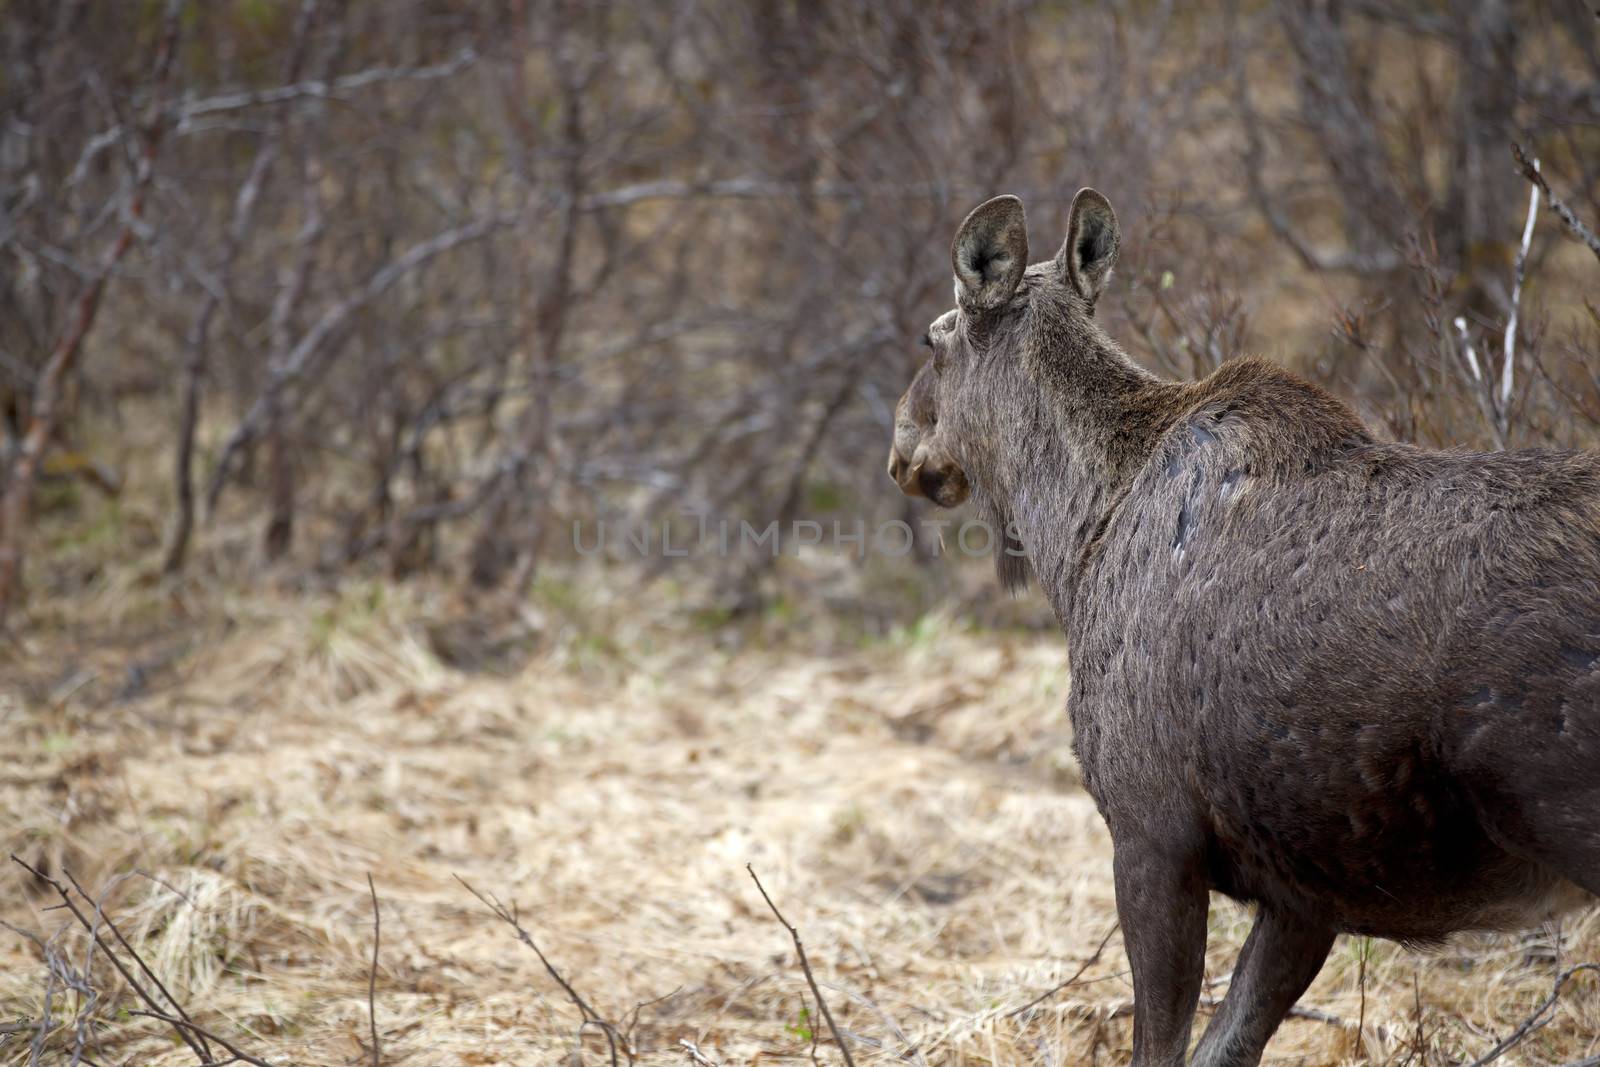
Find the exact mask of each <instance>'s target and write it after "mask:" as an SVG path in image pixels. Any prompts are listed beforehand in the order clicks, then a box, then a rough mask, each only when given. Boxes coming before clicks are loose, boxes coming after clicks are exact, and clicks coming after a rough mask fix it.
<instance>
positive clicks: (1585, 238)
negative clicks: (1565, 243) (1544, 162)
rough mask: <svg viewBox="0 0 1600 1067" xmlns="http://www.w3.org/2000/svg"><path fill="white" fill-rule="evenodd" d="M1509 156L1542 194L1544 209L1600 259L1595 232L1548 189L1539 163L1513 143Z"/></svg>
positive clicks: (1598, 238) (1597, 238)
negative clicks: (1550, 212) (1529, 157)
mask: <svg viewBox="0 0 1600 1067" xmlns="http://www.w3.org/2000/svg"><path fill="white" fill-rule="evenodd" d="M1511 155H1512V156H1513V157H1514V158H1515V159H1516V161H1517V169H1518V170H1519V171H1520V172H1521V173H1522V176H1523V177H1524V178H1526V179H1527V180H1528V181H1530V182H1532V183H1533V185H1534V186H1535V187H1536V188H1537V189H1538V190H1539V191H1540V192H1541V193H1543V194H1544V205H1545V207H1546V208H1547V209H1549V210H1550V211H1552V212H1554V213H1555V215H1556V217H1557V218H1559V219H1560V220H1561V221H1562V222H1564V223H1566V224H1567V229H1569V230H1571V231H1572V233H1573V235H1574V236H1576V237H1577V238H1578V240H1580V241H1582V242H1583V243H1584V244H1586V245H1588V246H1589V251H1591V252H1593V253H1594V257H1595V259H1600V236H1596V235H1595V232H1594V231H1593V230H1591V229H1589V227H1588V226H1585V225H1584V223H1583V220H1582V219H1580V218H1578V216H1577V215H1576V214H1575V213H1574V212H1573V210H1572V209H1571V208H1570V207H1568V206H1567V205H1566V203H1565V202H1563V201H1562V199H1561V198H1560V197H1558V196H1556V194H1555V191H1554V190H1552V189H1551V188H1550V183H1549V182H1547V181H1546V180H1545V178H1544V175H1543V174H1541V173H1539V161H1538V160H1537V159H1535V160H1529V159H1528V157H1527V156H1526V155H1524V154H1523V152H1522V146H1521V145H1519V144H1517V143H1516V142H1515V141H1513V142H1512V143H1511Z"/></svg>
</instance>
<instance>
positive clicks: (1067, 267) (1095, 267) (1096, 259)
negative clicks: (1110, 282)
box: [1056, 188, 1122, 304]
mask: <svg viewBox="0 0 1600 1067" xmlns="http://www.w3.org/2000/svg"><path fill="white" fill-rule="evenodd" d="M1121 243H1122V232H1121V231H1120V230H1119V229H1118V228H1117V213H1116V212H1115V211H1112V210H1111V201H1109V200H1107V199H1106V198H1105V197H1103V196H1101V195H1100V194H1099V193H1097V192H1095V191H1094V190H1093V189H1087V188H1085V189H1079V190H1078V195H1077V196H1075V197H1073V198H1072V212H1071V214H1070V216H1069V217H1068V220H1067V240H1066V243H1064V244H1063V245H1062V246H1061V251H1059V252H1057V253H1056V270H1057V272H1058V273H1060V274H1061V276H1062V277H1064V278H1066V279H1067V280H1068V281H1070V282H1071V283H1072V287H1073V288H1074V289H1076V290H1078V294H1079V295H1080V296H1082V297H1083V298H1084V299H1085V300H1087V301H1089V303H1090V304H1093V303H1094V301H1095V298H1096V297H1098V296H1099V295H1100V290H1101V289H1103V288H1105V284H1106V279H1107V278H1109V277H1110V276H1111V266H1112V264H1114V263H1116V261H1117V248H1118V246H1120V245H1121Z"/></svg>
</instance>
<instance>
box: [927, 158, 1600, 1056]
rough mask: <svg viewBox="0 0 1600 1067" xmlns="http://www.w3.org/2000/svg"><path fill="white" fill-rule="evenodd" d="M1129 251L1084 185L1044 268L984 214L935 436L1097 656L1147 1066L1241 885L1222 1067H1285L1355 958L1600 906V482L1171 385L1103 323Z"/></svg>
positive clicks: (1100, 747)
mask: <svg viewBox="0 0 1600 1067" xmlns="http://www.w3.org/2000/svg"><path fill="white" fill-rule="evenodd" d="M1117 239H1118V237H1117V229H1116V220H1115V216H1114V214H1112V212H1111V208H1110V205H1109V204H1108V203H1106V202H1105V200H1104V198H1103V197H1100V196H1099V194H1097V193H1094V192H1093V191H1092V190H1085V191H1084V192H1083V193H1080V194H1079V197H1078V199H1077V200H1076V201H1075V202H1074V204H1073V209H1072V220H1071V223H1070V225H1069V233H1068V237H1067V241H1066V243H1065V244H1064V245H1063V246H1062V250H1061V252H1060V253H1059V254H1058V255H1057V257H1056V258H1055V259H1054V260H1052V261H1049V262H1046V263H1039V264H1035V265H1033V266H1031V267H1027V268H1026V269H1025V270H1024V268H1023V264H1025V263H1026V262H1027V246H1026V231H1025V228H1024V224H1023V221H1022V208H1021V204H1020V203H1019V202H1018V201H1016V200H1015V199H1014V198H1010V197H1003V198H998V199H997V200H994V201H990V202H989V203H988V204H985V205H983V206H982V207H980V208H979V209H977V210H976V211H974V212H973V214H972V215H971V216H969V217H968V219H967V221H966V222H965V223H964V224H963V226H962V229H961V231H960V232H959V233H958V234H957V238H956V242H955V246H954V248H953V250H952V254H953V258H954V261H955V271H956V279H957V284H956V291H957V302H958V305H959V309H958V311H956V312H952V313H950V314H947V315H945V316H942V317H941V318H940V320H939V321H938V323H936V324H935V328H934V330H933V331H931V337H932V340H933V342H934V345H935V349H936V359H937V361H938V363H939V372H938V373H937V374H933V373H932V372H931V371H925V372H924V373H925V374H928V375H931V380H932V386H931V389H930V390H929V391H930V392H931V397H922V398H920V399H919V408H918V410H920V411H921V412H923V414H924V415H925V416H926V417H925V418H924V419H923V420H922V421H921V422H920V423H917V425H915V426H914V427H913V428H912V430H914V431H915V432H914V433H913V432H912V430H908V431H907V433H906V435H905V439H906V440H915V441H916V443H917V447H919V448H923V449H925V450H927V451H928V452H929V453H930V454H932V453H935V452H937V453H938V454H940V455H942V456H945V457H947V462H948V463H950V464H953V465H954V466H956V467H957V468H959V470H960V471H961V472H962V475H963V476H964V478H965V479H966V480H967V481H969V482H970V485H971V494H972V498H973V501H974V503H975V504H976V505H977V507H978V509H979V510H980V511H981V512H982V513H983V514H984V515H985V517H986V518H988V519H989V520H991V521H992V522H995V523H999V524H1001V525H1005V524H1009V523H1015V525H1016V527H1017V528H1018V529H1020V531H1021V533H1022V537H1023V541H1024V544H1025V547H1026V549H1027V554H1028V560H1029V563H1030V565H1031V567H1032V569H1033V571H1034V573H1035V575H1036V577H1037V579H1038V581H1039V583H1040V585H1041V586H1042V588H1043V591H1044V593H1045V595H1046V596H1047V597H1048V598H1049V600H1050V602H1051V605H1052V606H1053V608H1054V609H1055V612H1056V615H1057V617H1058V619H1059V620H1060V622H1061V626H1062V629H1063V631H1064V632H1065V633H1066V636H1067V640H1068V650H1069V655H1070V658H1071V665H1072V690H1071V696H1070V697H1069V699H1068V710H1069V713H1070V715H1071V718H1072V723H1073V728H1074V733H1075V739H1074V747H1075V749H1076V752H1077V756H1078V760H1079V763H1080V764H1081V766H1082V768H1083V774H1084V781H1085V783H1086V785H1087V787H1088V789H1089V791H1090V793H1091V794H1092V795H1093V796H1094V798H1095V801H1096V803H1097V804H1098V805H1099V808H1100V811H1101V813H1102V815H1103V816H1104V817H1105V819H1106V822H1107V825H1108V826H1109V828H1110V831H1111V835H1112V840H1113V844H1114V847H1115V859H1114V868H1115V876H1116V885H1117V905H1118V910H1119V913H1120V914H1121V917H1122V925H1123V931H1124V936H1125V939H1126V942H1127V947H1128V954H1129V959H1130V961H1131V963H1132V965H1133V978H1134V990H1135V1001H1136V1004H1135V1022H1134V1063H1135V1064H1137V1065H1145V1064H1157V1063H1159V1064H1181V1063H1182V1062H1183V1060H1184V1057H1185V1053H1186V1050H1187V1046H1188V1039H1189V1033H1190V1026H1191V1023H1192V1020H1193V1016H1194V1010H1195V1004H1196V1000H1197V998H1198V995H1199V990H1200V981H1201V972H1202V968H1203V962H1204V950H1205V936H1206V927H1205V921H1206V897H1207V890H1208V889H1215V890H1218V891H1221V892H1223V893H1226V894H1228V895H1230V896H1232V897H1234V898H1236V899H1239V900H1245V901H1250V902H1253V903H1254V904H1256V905H1257V908H1258V912H1257V918H1256V924H1255V927H1254V928H1253V930H1252V931H1251V934H1250V938H1249V940H1248V941H1247V942H1246V944H1245V948H1244V951H1243V953H1242V954H1241V958H1240V960H1239V964H1238V966H1237V968H1236V970H1235V973H1234V978H1233V981H1232V983H1231V985H1230V987H1229V991H1228V995H1227V998H1226V1000H1225V1001H1224V1004H1223V1006H1222V1008H1221V1009H1220V1010H1219V1012H1218V1013H1217V1016H1216V1017H1215V1019H1214V1020H1213V1022H1212V1023H1211V1025H1210V1026H1209V1027H1208V1028H1207V1030H1206V1033H1205V1035H1204V1037H1203V1038H1202V1039H1201V1041H1200V1044H1199V1046H1198V1048H1197V1050H1196V1053H1195V1062H1196V1063H1204V1064H1208V1065H1209V1064H1254V1063H1256V1062H1258V1061H1259V1059H1260V1057H1261V1054H1262V1051H1263V1049H1264V1047H1265V1045H1266V1042H1267V1039H1268V1038H1269V1037H1270V1036H1271V1034H1272V1032H1273V1031H1274V1030H1275V1029H1276V1027H1277V1025H1278V1023H1279V1022H1280V1021H1281V1019H1282V1018H1283V1015H1284V1014H1285V1013H1286V1012H1287V1011H1288V1009H1289V1008H1290V1007H1291V1006H1292V1005H1293V1003H1294V1001H1295V1000H1296V999H1297V998H1298V997H1299V995H1300V994H1301V993H1302V992H1303V991H1304V990H1305V988H1306V986H1307V985H1309V984H1310V982H1311V980H1312V978H1314V977H1315V975H1316V973H1317V971H1318V970H1319V969H1320V967H1321V965H1322V962H1323V960H1324V958H1325V957H1326V955H1327V952H1328V949H1329V947H1330V946H1331V945H1332V942H1333V939H1334V937H1335V935H1336V934H1338V933H1361V934H1370V935H1374V936H1379V937H1386V938H1393V939H1397V940H1402V941H1411V942H1430V941H1435V940H1437V939H1440V938H1443V937H1445V936H1447V935H1449V934H1450V933H1452V932H1454V931H1457V930H1463V929H1483V928H1499V927H1507V926H1521V925H1528V924H1532V923H1535V922H1537V921H1539V920H1542V919H1544V918H1546V917H1548V916H1550V915H1552V914H1555V913H1557V912H1559V911H1560V910H1562V909H1564V908H1567V907H1570V906H1574V905H1578V904H1581V903H1583V902H1585V901H1588V900H1592V897H1590V896H1589V894H1600V456H1596V455H1594V454H1589V453H1570V452H1550V451H1522V452H1506V453H1498V454H1493V455H1475V454H1467V453H1456V452H1443V453H1441V452H1432V451H1427V450H1424V449H1419V448H1414V447H1411V446H1407V445H1395V444H1381V443H1378V442H1376V441H1374V440H1373V439H1372V437H1371V435H1370V434H1369V433H1368V432H1367V430H1366V428H1365V427H1364V426H1363V425H1362V424H1361V422H1360V420H1359V419H1358V418H1357V417H1356V415H1355V414H1354V413H1353V412H1352V411H1351V410H1350V409H1349V407H1347V406H1346V405H1345V404H1344V403H1342V402H1341V401H1339V400H1338V399H1337V398H1335V397H1333V396H1331V395H1329V394H1328V393H1326V392H1324V391H1323V390H1321V389H1319V388H1317V387H1316V386H1314V385H1312V384H1310V383H1309V382H1306V381H1303V380H1301V379H1299V378H1297V377H1295V376H1293V375H1291V374H1288V373H1287V372H1285V371H1283V370H1280V369H1278V368H1276V367H1273V366H1271V365H1269V364H1266V363H1263V362H1260V361H1256V360H1239V361H1236V362H1233V363H1230V364H1227V365H1225V366H1224V367H1222V368H1221V369H1220V370H1218V371H1217V372H1216V373H1215V374H1213V375H1212V376H1211V377H1209V378H1207V379H1205V380H1204V381H1200V382H1193V383H1187V382H1170V381H1164V380H1160V379H1157V378H1155V377H1154V376H1152V375H1150V374H1148V373H1147V372H1145V371H1143V370H1141V369H1139V368H1138V367H1137V366H1135V365H1134V364H1133V363H1132V362H1131V361H1130V360H1128V358H1127V357H1126V356H1125V355H1124V354H1123V353H1122V352H1121V351H1120V350H1119V349H1118V348H1117V347H1116V345H1115V344H1114V343H1113V342H1112V341H1111V340H1110V339H1109V338H1107V337H1106V336H1105V335H1104V334H1103V333H1102V332H1101V331H1100V330H1099V328H1098V327H1097V326H1096V325H1095V324H1094V322H1093V320H1092V313H1093V306H1094V300H1095V297H1096V296H1097V295H1098V293H1099V291H1100V287H1101V286H1102V285H1103V284H1104V281H1105V278H1106V276H1107V274H1108V272H1109V270H1110V267H1111V261H1112V260H1114V258H1115V254H1116V249H1117ZM923 388H927V386H926V384H924V386H923ZM935 415H936V416H937V419H936V420H935V419H934V416H935ZM913 421H915V420H913ZM898 437H899V435H897V439H898ZM948 476H949V475H948V474H947V475H946V477H948Z"/></svg>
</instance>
